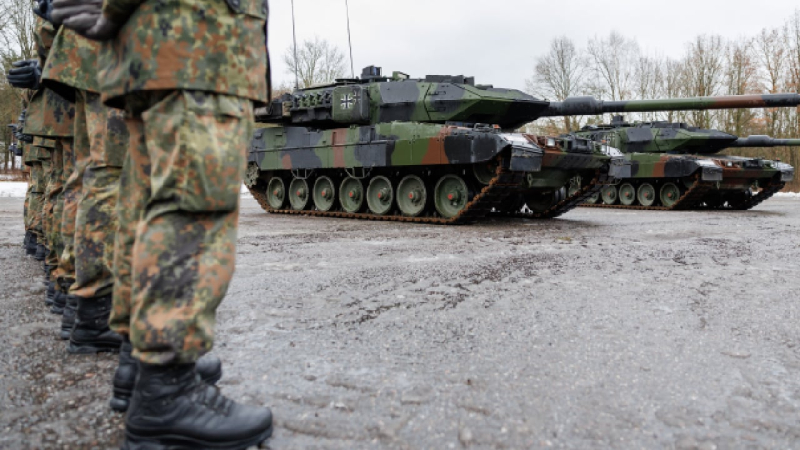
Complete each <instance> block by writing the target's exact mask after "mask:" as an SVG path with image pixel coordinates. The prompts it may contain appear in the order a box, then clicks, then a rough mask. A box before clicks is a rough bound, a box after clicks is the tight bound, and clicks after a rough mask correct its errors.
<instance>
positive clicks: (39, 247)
mask: <svg viewBox="0 0 800 450" xmlns="http://www.w3.org/2000/svg"><path fill="white" fill-rule="evenodd" d="M45 258H47V247H45V245H44V244H36V254H35V255H33V259H35V260H37V261H44V259H45Z"/></svg>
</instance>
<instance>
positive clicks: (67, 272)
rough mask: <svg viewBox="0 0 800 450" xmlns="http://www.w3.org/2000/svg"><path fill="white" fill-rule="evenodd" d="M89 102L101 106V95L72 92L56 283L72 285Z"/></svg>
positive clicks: (93, 119) (87, 155)
mask: <svg viewBox="0 0 800 450" xmlns="http://www.w3.org/2000/svg"><path fill="white" fill-rule="evenodd" d="M89 103H94V104H95V105H101V103H100V96H99V95H97V94H92V93H90V92H86V91H76V92H75V121H74V125H75V133H74V138H73V144H72V158H71V164H70V165H71V169H72V170H71V172H66V170H67V166H68V164H67V158H66V157H65V158H64V169H65V172H66V173H69V177H68V178H67V181H66V183H65V184H64V192H63V193H62V195H63V197H64V209H63V213H62V216H63V217H62V218H61V239H62V240H63V241H64V250H63V251H62V252H61V256H60V257H59V258H58V272H57V279H58V281H59V283H64V284H72V283H74V282H75V230H76V228H75V226H76V221H77V217H78V200H79V199H80V197H81V193H82V191H83V174H84V172H85V171H86V167H88V165H89V159H90V151H89V149H90V142H89V132H88V131H87V123H88V122H93V123H97V122H98V121H99V119H98V118H97V117H94V115H93V113H92V111H93V108H91V107H90V106H89Z"/></svg>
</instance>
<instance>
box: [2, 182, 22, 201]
mask: <svg viewBox="0 0 800 450" xmlns="http://www.w3.org/2000/svg"><path fill="white" fill-rule="evenodd" d="M27 192H28V183H26V182H24V181H3V182H0V197H10V198H25V194H26V193H27Z"/></svg>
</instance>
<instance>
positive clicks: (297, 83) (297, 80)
mask: <svg viewBox="0 0 800 450" xmlns="http://www.w3.org/2000/svg"><path fill="white" fill-rule="evenodd" d="M292 39H293V40H294V88H295V89H300V75H299V73H298V71H297V30H296V29H295V25H294V0H292Z"/></svg>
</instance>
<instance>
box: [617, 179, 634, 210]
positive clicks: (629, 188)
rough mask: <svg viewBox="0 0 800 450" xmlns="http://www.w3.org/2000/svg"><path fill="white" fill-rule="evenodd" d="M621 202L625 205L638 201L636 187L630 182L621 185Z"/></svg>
mask: <svg viewBox="0 0 800 450" xmlns="http://www.w3.org/2000/svg"><path fill="white" fill-rule="evenodd" d="M619 202H620V203H622V204H623V205H625V206H631V205H632V204H634V203H636V188H635V187H633V185H632V184H630V183H625V184H623V185H622V186H620V187H619Z"/></svg>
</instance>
